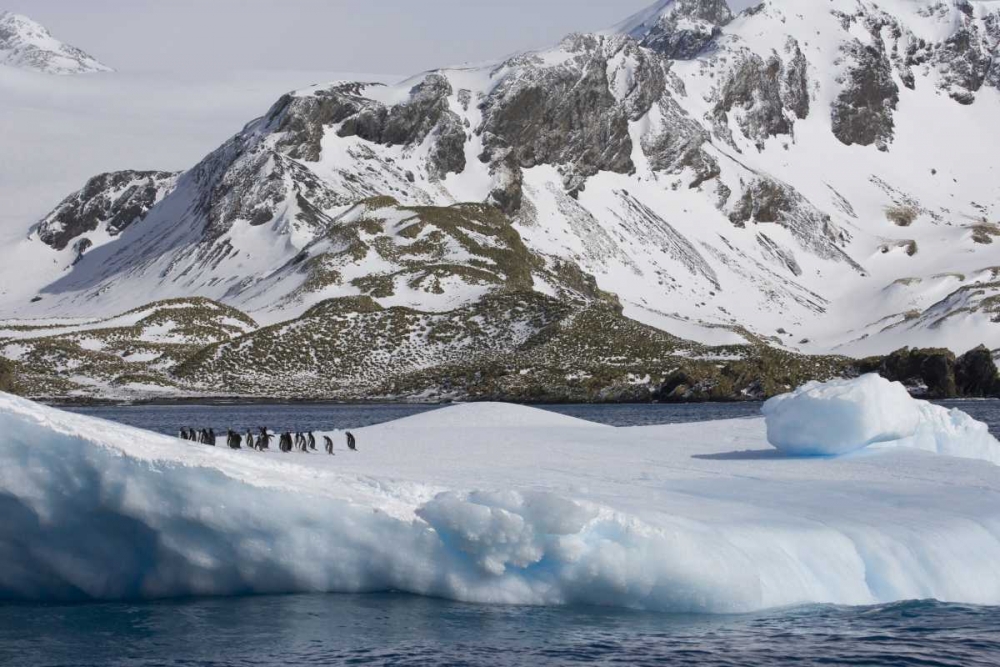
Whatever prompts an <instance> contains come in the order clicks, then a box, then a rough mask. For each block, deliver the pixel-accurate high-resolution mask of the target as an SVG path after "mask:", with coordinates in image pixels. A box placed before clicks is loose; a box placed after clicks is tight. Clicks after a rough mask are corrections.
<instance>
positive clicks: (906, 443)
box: [763, 374, 1000, 465]
mask: <svg viewBox="0 0 1000 667" xmlns="http://www.w3.org/2000/svg"><path fill="white" fill-rule="evenodd" d="M763 413H764V418H765V420H766V423H767V439H768V441H769V442H770V443H771V445H773V446H774V447H775V449H777V450H779V451H781V452H783V453H785V454H789V455H792V456H836V455H840V454H846V453H849V452H854V451H857V450H861V449H864V448H866V447H869V446H873V445H874V446H875V447H877V448H887V447H909V448H913V449H922V450H924V451H929V452H934V453H937V454H945V455H948V456H958V457H963V458H971V459H982V460H985V461H989V462H991V463H995V464H997V465H1000V442H997V440H996V438H994V437H993V436H992V435H990V432H989V428H988V427H987V425H986V424H983V423H982V422H978V421H976V420H975V419H973V418H972V417H970V416H969V415H967V414H965V413H964V412H962V411H961V410H948V409H947V408H943V407H940V406H937V405H933V404H931V403H927V402H926V401H918V400H916V399H914V398H912V397H911V396H910V395H909V394H908V393H907V391H906V388H905V387H903V385H902V384H900V383H898V382H890V381H888V380H886V379H884V378H882V377H879V376H878V375H874V374H873V375H864V376H862V377H859V378H856V379H849V380H832V381H830V382H810V383H808V384H805V385H803V386H802V387H800V388H799V389H796V390H795V391H793V392H790V393H788V394H784V395H782V396H777V397H775V398H772V399H771V400H769V401H768V402H767V403H765V404H764V408H763Z"/></svg>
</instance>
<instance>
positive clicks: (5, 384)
mask: <svg viewBox="0 0 1000 667" xmlns="http://www.w3.org/2000/svg"><path fill="white" fill-rule="evenodd" d="M14 388H15V378H14V364H13V363H12V362H10V361H8V360H7V359H4V358H3V357H0V391H6V392H8V393H10V392H13V391H14Z"/></svg>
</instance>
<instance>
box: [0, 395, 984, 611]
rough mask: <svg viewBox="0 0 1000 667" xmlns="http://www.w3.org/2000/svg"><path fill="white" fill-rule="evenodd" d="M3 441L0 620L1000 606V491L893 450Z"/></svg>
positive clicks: (488, 427) (507, 435) (83, 424)
mask: <svg viewBox="0 0 1000 667" xmlns="http://www.w3.org/2000/svg"><path fill="white" fill-rule="evenodd" d="M233 426H234V428H236V427H237V425H233ZM0 428H2V429H3V432H4V434H5V437H4V438H3V440H2V441H0V504H2V507H0V511H2V516H4V517H5V520H4V521H2V522H0V563H2V564H3V567H2V568H0V597H2V598H6V599H14V600H76V599H122V598H161V597H175V596H185V595H237V594H253V593H282V592H359V591H384V590H398V591H404V592H410V593H414V594H420V595H433V596H440V597H445V598H449V599H456V600H464V601H471V602H478V603H510V604H546V605H563V604H597V605H612V606H621V607H631V608H643V609H654V610H661V611H676V612H709V613H729V612H746V611H753V610H758V609H763V608H768V607H776V606H782V605H789V604H797V603H806V602H830V603H837V604H871V603H877V602H888V601H892V600H900V599H910V598H938V599H942V600H951V601H962V602H968V603H983V604H996V603H998V602H1000V576H998V573H997V569H996V562H997V559H998V558H1000V468H998V467H995V466H992V465H987V464H984V463H983V462H981V461H969V460H962V459H958V458H952V457H947V456H935V455H931V454H928V453H925V452H921V451H913V450H910V449H902V448H897V449H891V450H880V451H865V452H861V453H858V454H855V455H852V456H849V457H840V458H834V459H817V458H789V457H782V456H780V455H778V456H775V454H778V453H777V452H774V451H773V450H772V449H770V448H769V447H768V446H767V443H766V440H765V433H764V422H763V420H760V419H751V420H735V421H728V422H716V423H711V424H694V425H680V426H662V427H641V428H629V429H616V428H610V427H603V426H598V425H593V424H589V423H587V422H580V421H579V420H573V419H570V418H567V417H563V416H558V415H550V414H549V413H545V412H541V411H538V410H534V409H531V408H524V407H519V406H507V405H496V404H481V405H462V406H455V407H450V408H445V409H442V410H439V411H436V412H433V413H429V414H424V415H420V416H417V417H412V418H408V419H403V420H399V421H396V422H392V423H388V424H383V425H380V426H374V427H370V428H365V429H359V430H357V431H355V433H356V435H357V436H358V445H359V449H360V452H357V453H353V452H348V451H345V450H344V449H343V444H342V443H343V440H342V438H340V437H337V436H335V442H336V443H337V447H338V450H337V455H336V456H334V457H330V456H327V455H325V454H309V455H306V454H294V455H282V454H279V453H277V452H272V453H267V454H260V453H257V452H250V451H247V450H241V451H231V450H229V449H228V448H225V447H216V448H212V447H205V446H200V445H194V444H189V443H185V442H182V441H180V440H177V439H175V438H170V437H164V436H159V435H155V434H151V433H147V432H144V431H141V430H136V429H133V428H128V427H125V426H121V425H118V424H113V423H109V422H104V421H101V420H95V419H92V418H87V417H83V416H78V415H72V414H68V413H64V412H61V411H58V410H55V409H52V408H47V407H43V406H40V405H37V404H34V403H31V402H28V401H25V400H22V399H18V398H14V397H11V396H7V395H0ZM318 435H322V434H318ZM320 441H322V439H321V438H320Z"/></svg>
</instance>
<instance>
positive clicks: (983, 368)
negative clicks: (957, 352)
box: [955, 345, 1000, 397]
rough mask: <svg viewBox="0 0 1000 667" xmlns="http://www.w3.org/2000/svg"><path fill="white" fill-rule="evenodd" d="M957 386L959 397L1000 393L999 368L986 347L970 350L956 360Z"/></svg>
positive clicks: (981, 346)
mask: <svg viewBox="0 0 1000 667" xmlns="http://www.w3.org/2000/svg"><path fill="white" fill-rule="evenodd" d="M955 386H956V389H957V390H958V394H959V396H970V397H983V396H996V395H997V393H1000V379H998V378H997V366H996V363H994V361H993V355H992V354H991V353H990V351H989V349H988V348H987V347H986V346H985V345H980V346H979V347H977V348H975V349H973V350H969V351H968V352H966V353H965V354H963V355H962V356H961V357H959V358H958V359H957V360H956V362H955Z"/></svg>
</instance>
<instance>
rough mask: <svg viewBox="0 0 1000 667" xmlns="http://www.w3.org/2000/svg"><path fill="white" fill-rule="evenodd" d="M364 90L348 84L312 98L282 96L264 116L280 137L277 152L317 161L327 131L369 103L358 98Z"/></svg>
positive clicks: (309, 96)
mask: <svg viewBox="0 0 1000 667" xmlns="http://www.w3.org/2000/svg"><path fill="white" fill-rule="evenodd" d="M363 87H364V84H360V83H350V84H343V85H338V86H334V87H332V88H329V89H327V90H320V91H317V92H316V93H314V94H313V95H306V96H294V95H285V96H283V97H282V98H281V99H280V100H278V101H277V102H276V103H275V104H274V106H272V107H271V110H270V111H268V113H267V116H265V119H266V122H267V125H268V126H269V127H271V128H273V129H274V131H276V132H278V133H279V134H280V135H281V137H280V138H279V139H278V142H277V146H276V147H277V148H278V150H279V151H281V152H283V153H285V154H286V155H288V156H289V157H291V158H293V159H295V160H305V161H308V162H315V161H317V160H319V158H320V153H321V151H322V148H321V145H320V142H321V141H322V139H323V134H324V132H325V130H326V128H327V127H329V126H331V125H336V124H337V123H342V122H343V121H345V120H347V119H348V118H350V117H351V116H353V115H354V114H356V113H358V112H359V111H360V110H361V109H362V108H364V107H365V106H366V105H367V104H368V101H367V100H365V99H364V98H363V97H361V90H362V88H363Z"/></svg>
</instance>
